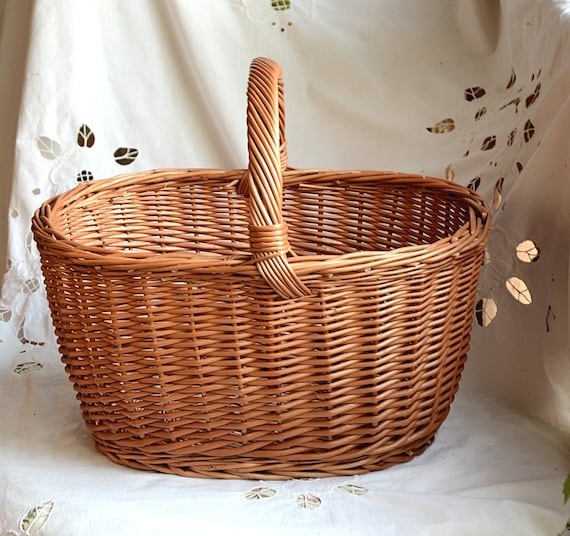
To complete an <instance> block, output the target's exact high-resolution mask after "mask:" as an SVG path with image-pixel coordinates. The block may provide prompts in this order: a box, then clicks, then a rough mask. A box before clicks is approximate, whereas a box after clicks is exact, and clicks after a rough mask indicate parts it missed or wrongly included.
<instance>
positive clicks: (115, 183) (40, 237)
mask: <svg viewBox="0 0 570 536" xmlns="http://www.w3.org/2000/svg"><path fill="white" fill-rule="evenodd" d="M246 175H247V170H244V169H213V168H194V169H184V168H160V169H152V170H148V171H141V172H134V173H126V174H121V175H116V176H113V177H109V178H104V179H98V180H97V181H93V182H89V183H82V184H79V185H77V186H75V187H73V188H72V189H70V190H68V191H66V192H63V193H61V194H59V195H56V196H54V197H51V198H50V199H47V200H46V201H44V202H43V203H42V205H41V206H40V207H39V208H38V209H37V210H36V211H35V213H34V215H33V217H32V230H33V233H34V236H35V238H36V242H37V243H38V244H42V243H43V244H44V245H45V244H46V243H49V244H50V247H51V248H55V249H57V250H58V254H60V255H62V256H64V257H65V256H73V257H74V262H75V263H77V264H78V265H79V264H81V265H90V266H101V267H102V266H108V265H111V264H112V265H113V269H114V270H116V271H133V270H136V271H138V270H145V271H148V270H152V271H159V272H172V271H173V270H178V269H192V270H195V271H196V272H197V273H200V272H204V273H210V274H211V273H227V272H235V273H248V274H249V273H251V274H254V273H257V270H256V267H255V263H254V262H253V259H252V255H251V254H247V253H245V254H239V255H221V254H217V253H214V252H208V253H205V252H201V253H190V252H185V251H182V252H166V253H159V254H158V253H149V252H125V251H121V250H119V249H112V248H105V247H99V246H86V245H85V244H83V243H81V242H80V241H77V240H73V239H70V238H69V237H67V236H65V235H64V234H63V233H62V232H61V231H60V230H58V229H57V228H56V227H55V226H54V225H53V215H54V214H56V213H58V211H62V210H65V209H68V208H70V207H77V206H78V205H79V206H81V205H82V204H94V201H93V198H94V197H96V196H97V195H98V194H105V193H110V192H112V191H115V192H117V195H125V194H126V193H128V191H129V190H127V189H130V191H131V192H135V191H137V190H139V191H140V190H141V189H143V190H149V189H152V187H153V185H156V187H159V186H160V187H164V186H166V185H168V184H169V182H170V183H173V184H174V183H178V181H180V180H181V179H184V180H186V181H192V180H194V181H195V182H197V181H200V180H204V181H210V182H212V181H214V180H215V179H218V180H220V181H225V182H226V186H225V187H226V188H228V189H232V190H233V189H235V187H236V185H237V184H238V183H239V182H240V180H242V179H243V177H245V176H246ZM283 180H284V187H285V188H289V187H295V186H303V187H308V188H310V187H311V186H319V185H320V184H323V183H324V184H329V185H332V184H335V183H336V184H338V185H339V186H341V185H342V184H343V183H344V182H345V181H346V182H347V184H348V181H350V183H351V184H360V185H362V184H366V183H372V182H374V181H378V180H381V181H382V183H383V184H384V185H386V186H387V187H390V186H394V187H395V186H400V187H405V188H406V187H408V188H411V187H413V186H420V185H421V189H422V190H424V191H430V190H434V191H439V192H444V193H446V194H448V195H451V196H453V197H456V198H457V200H458V202H463V203H465V204H466V205H467V206H468V207H469V209H470V212H471V217H470V220H471V221H470V222H467V223H465V224H464V225H463V226H461V227H460V228H459V229H458V230H456V231H455V232H454V233H452V234H450V235H449V236H446V237H445V238H441V239H439V240H436V241H434V242H431V243H429V244H416V245H411V246H403V247H400V248H396V249H393V250H386V251H378V250H366V251H354V252H350V253H342V254H330V255H328V254H327V255H324V254H314V255H302V254H293V255H291V256H290V257H289V258H288V261H289V262H290V263H291V264H292V265H294V266H295V272H297V273H298V275H306V274H308V273H314V272H317V271H318V272H326V271H332V272H338V271H339V270H340V271H353V270H355V269H359V270H362V269H367V268H371V269H372V268H374V269H378V268H381V267H383V266H386V267H389V266H396V265H417V264H418V263H426V264H432V263H434V262H441V258H442V257H444V258H448V257H449V256H450V255H451V256H453V255H458V254H463V253H466V252H467V251H468V250H471V249H477V248H479V247H481V246H482V245H484V244H485V242H486V240H487V236H488V233H489V229H490V224H491V213H490V211H489V210H488V208H487V206H486V203H485V202H484V200H483V199H482V198H481V197H480V196H479V194H477V193H476V192H474V191H473V190H470V189H468V188H466V187H464V186H461V185H459V184H456V183H451V182H449V181H445V180H443V179H439V178H435V177H430V176H426V175H420V174H414V173H405V172H398V171H376V170H337V169H318V168H315V169H306V168H293V167H289V168H287V170H285V171H284V172H283ZM121 191H123V194H121V193H120V192H121ZM118 262H120V263H121V266H119V265H118ZM316 264H318V268H316V267H315V265H316Z"/></svg>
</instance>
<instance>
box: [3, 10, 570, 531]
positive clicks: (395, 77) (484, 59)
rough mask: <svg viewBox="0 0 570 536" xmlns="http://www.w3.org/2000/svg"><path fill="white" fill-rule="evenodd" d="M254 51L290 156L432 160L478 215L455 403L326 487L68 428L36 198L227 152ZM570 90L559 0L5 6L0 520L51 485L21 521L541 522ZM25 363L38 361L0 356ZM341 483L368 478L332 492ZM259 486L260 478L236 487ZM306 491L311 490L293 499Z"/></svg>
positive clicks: (556, 478)
mask: <svg viewBox="0 0 570 536" xmlns="http://www.w3.org/2000/svg"><path fill="white" fill-rule="evenodd" d="M278 8H281V9H278ZM255 56H268V57H271V58H274V59H275V60H277V61H278V62H279V63H281V65H282V67H283V71H284V77H285V95H286V106H287V138H288V147H289V155H290V163H291V164H292V165H294V166H298V167H311V168H313V167H322V168H346V169H365V168H367V169H393V170H400V171H408V172H417V173H425V174H427V175H433V176H442V177H446V178H448V179H449V180H454V181H456V182H458V183H461V184H465V185H470V187H472V188H476V189H477V190H478V191H479V192H480V193H481V194H482V195H483V196H484V197H485V199H486V200H487V201H488V203H489V206H490V207H491V209H492V212H493V230H492V233H491V237H490V242H489V247H488V262H487V264H486V265H485V266H484V267H483V271H482V277H481V282H480V288H479V296H478V312H477V315H476V318H475V321H474V326H473V337H472V350H471V352H470V356H469V360H468V365H467V368H466V371H465V374H464V378H463V380H462V384H461V390H460V397H459V400H458V401H457V403H456V404H455V405H454V408H453V412H452V415H451V416H450V418H449V419H448V421H447V422H446V423H445V425H444V427H443V428H442V430H441V431H440V433H439V434H438V436H437V440H436V442H435V443H434V445H432V446H431V447H430V449H429V450H428V451H427V452H426V453H425V454H424V455H423V456H421V457H420V458H417V459H416V460H414V461H412V462H410V463H409V464H406V465H405V466H401V467H397V468H393V469H390V470H387V471H384V472H381V473H375V474H371V475H367V476H360V477H354V479H339V480H338V481H337V480H336V479H333V480H329V479H325V480H323V481H311V482H296V481H295V482H289V483H279V484H273V483H261V484H259V485H258V484H255V483H252V482H217V481H202V480H194V479H180V478H175V477H168V476H164V475H154V474H147V473H142V472H138V471H132V470H130V469H126V468H121V467H118V466H114V465H112V464H110V462H108V461H107V460H106V459H105V458H104V457H102V456H101V455H99V454H97V453H96V452H94V451H93V449H92V447H91V444H90V442H89V439H88V437H87V435H86V432H85V431H84V429H83V428H82V425H81V423H80V418H79V416H78V408H77V404H76V403H75V401H74V400H73V391H72V388H71V385H69V384H68V383H67V382H66V381H65V377H64V373H63V369H62V367H61V365H60V364H59V360H58V355H57V351H56V349H55V346H54V340H53V339H54V337H53V334H52V328H51V323H50V319H49V313H48V308H47V303H46V299H45V293H44V291H43V287H42V282H41V275H40V268H39V260H38V255H37V251H36V249H35V246H34V244H33V241H32V238H31V233H30V218H31V215H32V213H33V211H34V210H35V209H36V208H37V207H38V206H39V204H40V203H41V202H42V201H43V200H44V199H47V198H48V197H51V196H52V195H56V194H58V193H60V192H62V191H64V190H67V189H69V188H71V187H72V186H74V185H75V184H77V182H78V180H79V179H84V178H91V177H93V178H94V180H97V179H99V178H103V177H108V176H113V175H117V174H120V173H123V172H126V171H129V172H132V171H137V170H146V169H150V168H159V167H218V168H243V167H245V165H246V160H245V159H246V137H245V85H246V81H247V71H248V67H249V63H250V61H251V59H252V58H253V57H255ZM569 88H570V4H569V2H567V1H554V0H543V1H535V0H502V1H500V2H499V1H494V0H430V2H417V1H416V0H375V1H373V0H357V1H355V2H344V1H342V0H331V1H326V2H325V1H324V0H280V1H274V2H271V1H269V0H267V1H265V0H214V1H211V0H193V1H192V2H184V1H182V0H179V1H175V0H168V1H166V0H165V1H158V0H155V1H152V0H121V1H111V0H99V1H98V2H90V1H87V0H36V1H14V0H0V125H1V128H0V207H1V210H0V218H1V219H0V224H1V226H0V260H1V261H2V266H4V265H5V266H6V270H5V274H4V277H3V286H2V293H1V295H0V327H1V332H2V336H1V337H0V339H2V340H1V341H0V364H1V369H0V370H2V379H1V380H0V393H2V405H1V410H0V422H1V426H2V427H1V428H0V429H1V430H2V437H3V440H2V441H1V442H0V482H1V483H2V485H1V489H0V531H4V532H8V531H15V533H16V534H20V533H25V531H26V530H27V532H28V533H30V534H32V533H34V532H32V531H33V530H35V528H34V526H32V527H31V528H30V526H28V527H27V529H26V528H25V527H20V528H17V526H18V524H19V521H20V518H21V516H24V515H25V514H26V512H28V509H29V508H31V507H33V506H34V505H38V504H44V503H46V501H51V500H53V501H54V503H55V506H54V507H53V510H52V511H51V515H50V516H49V519H48V520H47V521H46V522H45V524H44V525H43V526H42V527H41V529H39V530H40V531H41V532H38V533H39V534H57V535H58V536H59V535H61V536H65V535H66V534H82V535H83V534H95V535H99V534H110V533H112V534H118V535H123V534H125V535H127V534H156V533H159V532H169V531H171V532H174V533H179V534H191V533H193V532H195V531H197V530H199V529H209V530H211V531H213V532H214V533H217V532H219V533H221V532H222V531H223V533H225V534H231V533H232V531H233V533H235V534H242V533H243V534H246V533H247V534H257V533H259V534H279V533H281V532H282V533H291V532H298V533H299V534H303V533H306V534H319V533H323V534H380V533H381V534H398V535H400V534H404V535H405V534H438V535H439V534H497V535H502V534H545V535H546V534H556V533H557V532H559V531H560V530H561V529H562V527H563V526H564V518H565V517H566V518H567V517H568V514H567V511H566V514H565V511H564V508H563V506H562V500H561V487H562V481H563V479H564V476H565V472H568V471H569V470H570V454H569V444H570V441H569V440H568V438H569V436H570V338H569V333H570V330H569V327H570V319H569V315H568V306H569V301H570V300H569V296H570V291H569V284H568V283H569V280H570V263H569V258H570V254H569V253H570V234H569V233H568V229H570V211H569V210H568V207H569V206H570V186H569V185H570V181H569V178H570V177H569V170H568V163H569V159H570V136H569V134H568V133H569V132H570V101H569V99H568V95H569V93H570V91H569ZM442 131H443V132H442ZM90 136H93V137H90ZM4 259H5V262H4ZM529 261H531V262H529ZM513 278H516V279H513ZM21 363H41V364H42V366H43V368H42V369H41V370H39V367H38V366H35V365H30V366H26V367H23V369H25V370H28V368H30V370H29V371H28V372H23V373H21V374H16V373H15V372H14V369H15V368H16V367H17V365H19V364H21ZM21 369H22V367H20V369H18V370H19V371H21ZM510 408H515V409H510ZM534 419H540V420H541V421H545V422H547V423H549V424H550V425H551V426H552V428H548V427H547V426H546V425H544V426H542V425H539V424H537V421H535V420H534ZM346 483H355V484H358V485H360V486H362V487H364V488H366V489H367V490H368V493H366V494H365V495H354V494H352V495H351V494H346V493H345V494H344V495H343V494H342V493H339V492H338V491H335V486H337V485H346ZM255 487H262V488H269V489H270V490H274V491H276V493H275V494H274V495H273V496H271V497H269V498H263V499H259V500H246V499H244V497H243V494H244V493H246V492H247V491H248V490H251V489H252V488H255ZM350 489H352V488H350ZM263 493H269V492H262V494H263ZM303 494H313V495H314V496H315V497H318V498H319V499H320V500H321V503H320V505H319V506H318V507H317V508H315V509H313V510H311V509H308V508H300V507H299V506H297V504H296V503H295V500H296V498H297V497H299V496H301V495H303ZM254 495H255V494H254ZM306 504H312V503H311V501H308V502H307V503H306ZM41 510H42V511H43V512H44V513H45V512H46V511H47V510H49V507H48V506H44V508H43V509H41ZM36 514H37V512H36ZM32 517H33V516H32ZM35 519H36V524H40V521H38V519H39V518H38V516H36V518H35ZM24 525H25V524H24ZM28 525H29V523H28ZM36 526H37V525H36ZM285 526H289V531H290V532H287V530H286V529H285ZM508 527H510V528H508ZM513 527H514V528H513ZM214 529H215V530H214ZM18 530H19V531H20V532H18ZM280 531H281V532H280ZM0 533H1V532H0Z"/></svg>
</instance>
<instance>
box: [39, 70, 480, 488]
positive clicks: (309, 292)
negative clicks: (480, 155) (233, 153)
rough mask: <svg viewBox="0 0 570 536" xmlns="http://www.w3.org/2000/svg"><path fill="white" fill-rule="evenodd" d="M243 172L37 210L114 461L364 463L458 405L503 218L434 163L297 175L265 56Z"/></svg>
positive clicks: (118, 186) (67, 340)
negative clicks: (433, 170) (435, 175)
mask: <svg viewBox="0 0 570 536" xmlns="http://www.w3.org/2000/svg"><path fill="white" fill-rule="evenodd" d="M248 101H249V102H248V139H249V160H250V162H249V169H248V170H210V169H193V170H182V169H170V170H156V171H149V172H145V173H135V174H131V175H124V176H121V177H116V178H112V179H106V180H100V181H95V182H92V183H88V184H82V185H80V186H78V187H76V188H74V189H73V190H71V191H69V192H67V193H64V194H62V195H60V196H58V197H56V198H53V199H51V200H49V201H47V202H46V203H44V204H43V205H42V207H41V208H40V209H38V211H37V212H36V214H35V216H34V218H33V224H32V227H33V232H34V236H35V239H36V242H37V245H38V248H39V251H40V254H41V261H42V269H43V273H44V277H45V285H46V289H47V294H48V299H49V303H50V309H51V313H52V318H53V323H54V326H55V330H56V333H57V336H58V341H59V344H60V349H61V354H62V360H63V362H64V363H65V365H66V370H67V372H68V373H69V377H70V380H71V381H72V382H73V384H74V388H75V390H76V391H77V398H78V399H79V401H80V403H81V409H82V412H83V417H84V420H85V423H86V426H87V427H88V429H89V430H90V431H91V433H92V435H93V438H94V440H95V444H96V446H97V448H98V449H99V450H100V451H101V452H102V453H104V454H105V455H106V456H108V457H109V458H110V459H111V460H113V461H115V462H117V463H121V464H125V465H129V466H132V467H136V468H141V469H150V470H156V471H162V472H168V473H176V474H180V475H188V476H202V477H217V478H263V479H285V478H299V477H320V476H327V475H352V474H355V473H363V472H367V471H372V470H378V469H382V468H384V467H387V466H389V465H392V464H394V463H399V462H403V461H406V460H409V459H410V458H412V457H413V456H414V455H416V454H418V453H420V452H422V451H423V449H425V448H426V446H427V445H428V444H429V443H430V442H431V441H432V438H433V436H434V434H435V433H436V431H437V429H438V428H439V426H440V425H441V423H442V422H443V420H444V419H445V417H446V415H447V414H448V411H449V407H450V404H451V402H452V400H453V398H454V395H455V393H456V391H457V388H458V382H459V379H460V375H461V372H462V369H463V365H464V362H465V359H466V354H467V350H468V346H469V335H470V329H471V320H472V313H473V306H474V299H475V292H476V287H477V281H478V275H479V269H480V266H481V262H482V253H483V247H484V244H485V242H486V239H487V234H488V230H489V224H490V218H489V215H488V213H487V210H486V208H485V206H484V204H483V202H482V201H481V199H480V198H479V197H478V196H477V195H476V194H475V193H473V192H471V191H469V190H467V189H465V188H462V187H460V186H457V185H455V184H451V183H448V182H444V181H440V180H437V179H431V178H425V177H423V176H418V175H409V174H400V173H389V172H378V171H339V170H294V169H288V168H287V152H286V146H285V136H284V118H285V115H284V106H283V91H282V81H281V74H280V69H279V66H278V65H276V64H275V63H273V62H272V61H270V60H266V59H256V60H254V62H253V64H252V68H251V71H250V83H249V90H248Z"/></svg>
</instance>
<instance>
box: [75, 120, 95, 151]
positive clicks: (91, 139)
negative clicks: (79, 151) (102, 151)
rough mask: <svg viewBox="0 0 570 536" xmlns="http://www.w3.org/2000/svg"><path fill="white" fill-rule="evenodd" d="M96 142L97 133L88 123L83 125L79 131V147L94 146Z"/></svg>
mask: <svg viewBox="0 0 570 536" xmlns="http://www.w3.org/2000/svg"><path fill="white" fill-rule="evenodd" d="M94 143H95V134H93V131H92V130H91V129H90V128H89V127H88V126H87V125H85V124H83V125H81V126H80V127H79V130H78V131H77V145H79V147H93V144H94Z"/></svg>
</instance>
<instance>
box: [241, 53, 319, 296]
mask: <svg viewBox="0 0 570 536" xmlns="http://www.w3.org/2000/svg"><path fill="white" fill-rule="evenodd" d="M247 143H248V154H249V165H248V173H247V183H246V184H247V186H246V190H247V193H248V195H249V218H250V221H249V244H250V249H251V252H252V255H253V260H254V262H255V263H256V265H257V269H258V271H259V273H260V274H261V275H262V277H263V278H264V279H265V280H266V281H267V283H268V284H269V285H270V286H271V288H273V290H275V292H277V293H278V294H279V295H280V296H281V297H282V298H285V299H289V298H298V297H301V296H305V295H307V294H309V293H310V291H309V289H307V287H306V286H305V285H304V284H303V282H302V281H301V280H300V279H299V278H298V276H297V275H296V274H295V272H294V271H293V268H292V267H291V266H290V264H289V262H288V261H287V253H288V252H289V251H290V246H289V241H288V238H287V225H286V223H285V222H284V221H283V217H282V205H283V175H282V172H283V170H284V169H285V168H286V167H287V149H286V141H285V104H284V98H283V77H282V74H281V67H280V66H279V64H277V63H276V62H274V61H273V60H270V59H267V58H256V59H254V60H253V62H252V63H251V67H250V71H249V83H248V88H247Z"/></svg>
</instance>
